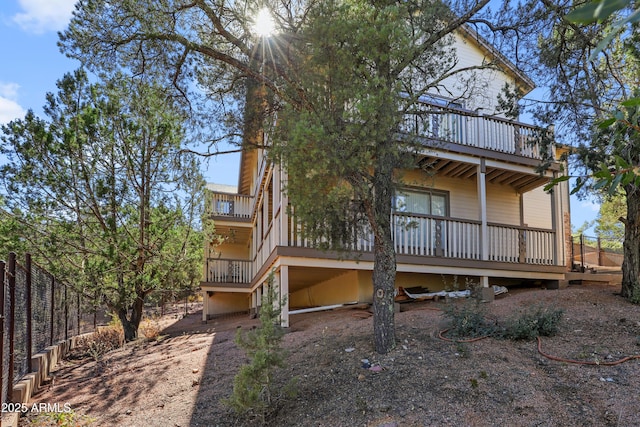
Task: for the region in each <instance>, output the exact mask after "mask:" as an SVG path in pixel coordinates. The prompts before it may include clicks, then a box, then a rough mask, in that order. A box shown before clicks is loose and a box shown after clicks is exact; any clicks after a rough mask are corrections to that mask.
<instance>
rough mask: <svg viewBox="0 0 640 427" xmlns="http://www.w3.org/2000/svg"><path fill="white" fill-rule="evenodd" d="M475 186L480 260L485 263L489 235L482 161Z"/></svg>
mask: <svg viewBox="0 0 640 427" xmlns="http://www.w3.org/2000/svg"><path fill="white" fill-rule="evenodd" d="M477 170H478V173H477V178H476V180H477V184H478V204H479V208H480V222H481V224H480V259H481V260H483V261H487V260H488V259H489V233H488V227H487V182H486V173H487V167H486V165H485V163H484V159H482V160H480V164H479V165H478V166H477Z"/></svg>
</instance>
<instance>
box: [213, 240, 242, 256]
mask: <svg viewBox="0 0 640 427" xmlns="http://www.w3.org/2000/svg"><path fill="white" fill-rule="evenodd" d="M212 255H213V257H214V258H218V257H219V258H222V259H244V260H247V259H249V248H247V246H246V245H239V244H231V243H223V244H222V245H220V246H218V247H217V248H215V253H214V254H212Z"/></svg>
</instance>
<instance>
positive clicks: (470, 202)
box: [201, 30, 570, 326]
mask: <svg viewBox="0 0 640 427" xmlns="http://www.w3.org/2000/svg"><path fill="white" fill-rule="evenodd" d="M456 48H457V54H458V57H459V64H458V66H459V67H466V66H469V65H474V64H480V63H482V62H483V61H485V60H487V59H489V60H491V61H493V62H497V63H498V64H499V65H500V68H499V69H493V70H482V71H480V72H478V71H476V73H477V74H478V79H477V87H476V88H474V90H472V91H469V94H470V96H467V97H465V101H464V104H463V103H462V102H460V101H455V102H454V101H452V100H451V98H447V97H444V96H442V94H439V93H433V94H432V95H431V96H429V97H425V100H424V104H423V106H424V111H425V114H424V115H420V117H419V118H418V119H416V118H415V117H411V118H407V120H406V122H405V123H404V128H403V129H402V131H403V132H406V133H407V134H412V135H417V136H418V137H419V138H420V141H422V142H423V144H424V150H423V151H422V153H421V157H420V161H419V164H418V167H416V168H415V169H413V170H405V171H401V172H402V173H400V174H399V176H401V178H400V179H401V181H400V182H399V184H400V185H399V190H398V191H397V193H396V195H395V197H394V205H393V218H392V219H393V220H392V224H393V225H392V227H393V230H392V232H393V236H394V241H395V248H396V254H397V271H398V274H397V279H396V287H398V288H400V287H403V288H412V287H422V288H428V289H429V291H439V290H443V289H464V288H465V287H466V285H467V284H468V283H469V282H470V281H471V282H475V283H480V284H481V285H482V286H484V287H488V286H490V285H506V286H508V285H513V284H520V283H523V282H539V283H541V284H547V285H548V286H557V285H558V284H559V283H560V282H561V281H563V280H564V274H565V272H566V271H567V264H568V262H569V260H568V258H569V256H568V255H567V254H568V253H570V249H568V248H567V244H568V243H569V236H570V224H569V193H568V187H567V184H566V182H564V183H561V184H559V185H558V186H556V188H555V189H554V191H553V192H551V193H546V192H544V190H543V187H544V185H545V184H546V183H548V182H549V180H550V179H552V178H554V177H555V176H557V175H558V174H560V171H561V170H562V168H563V167H564V165H563V163H562V162H561V161H560V160H559V159H560V156H559V155H560V153H559V152H556V151H559V149H557V148H553V150H554V153H552V154H553V155H554V158H555V159H557V160H556V161H555V162H553V164H552V165H551V167H550V168H548V169H547V170H546V171H545V172H544V173H543V174H540V173H539V172H536V171H535V168H536V166H538V165H539V164H540V160H541V158H542V156H541V150H542V148H541V146H540V144H539V143H538V142H539V139H540V137H541V130H540V129H535V128H534V127H532V126H530V125H526V124H523V123H519V122H514V121H510V120H507V119H505V118H504V117H500V116H499V115H490V114H489V113H491V112H493V111H495V110H496V105H497V98H498V93H499V92H500V90H501V89H502V87H503V86H504V84H505V83H510V84H516V85H517V86H519V87H520V88H521V89H522V91H524V92H528V91H530V90H531V89H532V84H531V82H530V81H529V80H528V79H527V77H526V76H523V75H521V74H520V73H518V72H517V70H515V68H514V67H513V66H512V65H511V64H510V63H509V62H508V61H507V60H505V59H504V58H502V57H501V56H500V55H499V54H498V53H497V52H495V51H494V50H492V49H491V47H490V46H488V45H487V44H486V43H485V42H484V41H482V40H481V39H479V38H478V37H477V36H476V35H475V34H474V33H473V32H471V31H468V30H467V31H463V32H461V34H460V35H459V36H458V39H457V41H456ZM445 83H446V84H447V89H448V94H449V95H450V94H454V95H455V94H456V93H459V92H461V91H463V90H465V89H466V90H467V91H468V88H463V87H458V85H459V82H457V81H455V80H454V79H451V81H448V82H445ZM483 113H487V114H483ZM544 132H548V133H547V134H546V135H545V136H547V137H548V136H552V131H551V130H549V131H543V133H544ZM286 180H287V176H286V174H285V173H284V171H283V170H282V169H281V168H280V167H279V166H277V165H273V164H271V163H269V162H268V161H267V158H266V153H265V152H264V151H263V150H260V149H256V150H253V151H246V152H244V153H243V154H242V158H241V165H240V176H239V183H238V186H237V187H229V186H219V185H215V184H210V185H209V186H208V190H207V202H206V203H207V206H206V208H207V211H208V214H209V215H211V216H212V218H213V220H214V222H215V228H216V233H217V234H219V235H220V236H222V243H221V244H217V245H213V244H207V245H206V247H205V258H206V259H205V268H204V278H203V281H202V284H201V288H202V290H203V293H204V296H205V299H204V300H205V305H204V311H203V320H207V319H209V318H212V317H215V316H218V315H223V314H226V313H235V312H249V311H251V312H255V311H256V310H257V308H258V307H259V305H260V303H261V300H262V295H263V293H264V292H265V288H266V286H267V278H268V276H269V274H270V273H272V272H273V273H274V281H273V286H275V287H276V288H277V291H278V292H279V294H280V295H281V296H286V297H287V300H286V301H287V302H286V304H285V307H284V308H283V313H282V323H283V325H284V326H287V325H288V321H289V313H290V311H292V310H297V309H306V308H310V307H319V306H329V305H335V304H345V303H368V302H371V301H372V293H373V292H372V290H373V286H372V281H371V274H372V269H373V256H372V252H373V251H372V249H373V248H372V245H373V236H365V237H363V238H362V239H360V240H359V241H358V242H357V247H356V251H355V253H354V254H353V256H347V257H345V256H344V255H342V256H338V255H337V254H334V253H330V252H323V251H320V250H318V249H316V248H314V245H313V242H310V241H308V240H306V239H305V236H304V233H303V228H302V227H301V225H300V224H299V223H297V222H296V220H295V218H293V217H292V216H291V215H290V212H291V209H288V207H289V203H288V200H287V196H286V193H284V192H283V191H282V188H283V185H284V183H285V182H286Z"/></svg>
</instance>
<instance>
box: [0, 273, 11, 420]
mask: <svg viewBox="0 0 640 427" xmlns="http://www.w3.org/2000/svg"><path fill="white" fill-rule="evenodd" d="M5 267H6V264H5V262H4V261H0V405H2V404H3V403H4V400H5V398H6V397H7V396H4V395H3V393H2V392H3V391H4V390H3V389H4V387H3V385H4V381H3V380H4V325H5V323H4V279H5V274H4V269H5ZM8 388H9V387H7V389H8ZM8 391H9V390H7V392H8ZM0 422H1V421H0Z"/></svg>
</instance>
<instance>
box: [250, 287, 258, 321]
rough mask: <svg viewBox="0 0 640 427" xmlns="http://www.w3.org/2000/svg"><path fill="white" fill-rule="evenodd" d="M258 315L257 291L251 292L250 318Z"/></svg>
mask: <svg viewBox="0 0 640 427" xmlns="http://www.w3.org/2000/svg"><path fill="white" fill-rule="evenodd" d="M257 315H258V290H257V289H256V290H255V291H253V292H251V317H253V316H257Z"/></svg>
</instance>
